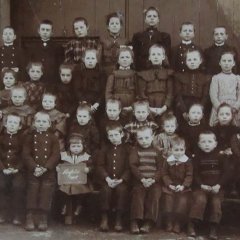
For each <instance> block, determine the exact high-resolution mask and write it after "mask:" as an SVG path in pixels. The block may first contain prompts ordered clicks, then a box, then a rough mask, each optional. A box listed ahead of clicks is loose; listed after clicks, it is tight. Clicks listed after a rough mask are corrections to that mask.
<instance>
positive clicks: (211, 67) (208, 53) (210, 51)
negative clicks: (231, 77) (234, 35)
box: [204, 26, 238, 75]
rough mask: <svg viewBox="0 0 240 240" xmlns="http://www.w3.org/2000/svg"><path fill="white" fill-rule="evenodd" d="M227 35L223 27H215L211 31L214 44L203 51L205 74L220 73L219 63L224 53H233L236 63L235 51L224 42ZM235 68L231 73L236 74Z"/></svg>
mask: <svg viewBox="0 0 240 240" xmlns="http://www.w3.org/2000/svg"><path fill="white" fill-rule="evenodd" d="M227 39H228V33H227V29H226V27H225V26H217V27H215V28H214V30H213V41H214V44H213V45H212V46H210V47H209V48H207V49H205V51H204V58H205V68H206V73H207V74H211V75H215V74H218V73H220V72H221V71H222V69H221V67H220V65H219V62H220V59H221V56H222V54H223V53H224V52H234V55H235V56H234V57H235V62H236V63H238V57H237V50H236V49H235V48H234V47H232V46H229V45H228V44H227V43H226V41H227ZM237 70H238V69H237V67H236V66H235V67H234V69H233V73H235V74H236V73H237Z"/></svg>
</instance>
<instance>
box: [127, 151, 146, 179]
mask: <svg viewBox="0 0 240 240" xmlns="http://www.w3.org/2000/svg"><path fill="white" fill-rule="evenodd" d="M129 164H130V170H131V172H132V174H133V176H134V178H136V179H137V180H138V181H141V179H142V178H143V175H142V173H141V172H140V171H139V168H138V167H139V157H138V153H137V149H136V148H133V149H132V150H131V152H130V155H129Z"/></svg>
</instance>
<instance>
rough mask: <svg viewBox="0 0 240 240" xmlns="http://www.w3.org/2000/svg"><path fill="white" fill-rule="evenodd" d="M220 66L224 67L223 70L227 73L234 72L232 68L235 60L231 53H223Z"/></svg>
mask: <svg viewBox="0 0 240 240" xmlns="http://www.w3.org/2000/svg"><path fill="white" fill-rule="evenodd" d="M219 65H220V67H221V68H222V71H223V72H225V73H230V72H232V68H233V67H234V66H235V60H234V57H233V55H232V54H231V53H226V54H223V55H222V57H221V59H220V63H219Z"/></svg>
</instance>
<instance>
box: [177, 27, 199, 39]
mask: <svg viewBox="0 0 240 240" xmlns="http://www.w3.org/2000/svg"><path fill="white" fill-rule="evenodd" d="M179 36H180V37H181V39H182V40H184V41H191V40H192V39H193V38H194V36H195V33H194V26H193V25H192V24H187V25H182V28H181V31H180V33H179Z"/></svg>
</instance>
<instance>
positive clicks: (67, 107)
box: [57, 63, 77, 116]
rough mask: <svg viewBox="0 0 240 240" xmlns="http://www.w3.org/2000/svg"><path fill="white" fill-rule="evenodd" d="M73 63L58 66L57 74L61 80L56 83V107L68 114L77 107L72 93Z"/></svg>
mask: <svg viewBox="0 0 240 240" xmlns="http://www.w3.org/2000/svg"><path fill="white" fill-rule="evenodd" d="M72 72H73V65H71V64H66V63H64V64H61V65H60V67H59V75H60V80H61V82H60V83H58V87H57V94H58V104H57V108H58V109H59V110H60V111H61V112H63V113H65V114H68V115H69V116H73V114H75V111H76V109H77V100H76V99H75V95H74V94H73V91H74V89H73V81H72V80H73V79H72Z"/></svg>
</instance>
